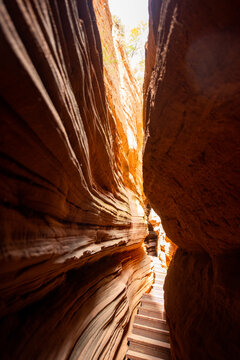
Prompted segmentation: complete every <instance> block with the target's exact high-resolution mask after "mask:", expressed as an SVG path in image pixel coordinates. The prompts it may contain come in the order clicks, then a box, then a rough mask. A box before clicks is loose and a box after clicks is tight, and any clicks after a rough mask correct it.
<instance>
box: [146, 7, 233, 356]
mask: <svg viewBox="0 0 240 360" xmlns="http://www.w3.org/2000/svg"><path fill="white" fill-rule="evenodd" d="M149 13H150V21H149V31H150V32H149V39H148V44H147V54H146V72H145V85H144V111H145V115H144V120H145V132H146V134H145V142H144V144H145V145H144V146H145V152H144V158H143V174H144V189H145V193H146V196H147V198H148V199H149V201H150V204H151V206H152V207H153V208H154V210H155V211H156V212H157V213H158V214H159V215H160V216H161V219H162V223H163V227H164V230H165V231H166V234H167V236H168V237H169V238H170V239H171V240H172V241H173V242H175V243H176V244H177V245H178V250H177V251H176V254H175V256H174V259H173V261H172V262H171V264H170V268H169V270H168V275H167V277H166V282H165V305H166V314H167V318H168V322H169V326H170V333H171V346H172V356H173V359H179V360H182V359H184V360H185V359H187V360H192V359H218V360H220V359H222V360H224V359H236V360H237V359H239V357H240V348H239V341H238V338H237V334H238V332H239V326H240V282H239V278H240V274H239V248H240V242H239V198H240V193H239V182H240V177H239V155H240V154H239V139H240V126H239V118H240V98H239V90H240V87H239V84H240V66H239V65H240V63H239V58H240V41H239V40H240V26H239V3H238V2H237V1H232V2H227V1H224V0H221V1H208V2H203V1H198V0H196V1H188V0H183V1H177V0H169V1H167V0H166V1H162V2H160V1H157V0H150V2H149Z"/></svg>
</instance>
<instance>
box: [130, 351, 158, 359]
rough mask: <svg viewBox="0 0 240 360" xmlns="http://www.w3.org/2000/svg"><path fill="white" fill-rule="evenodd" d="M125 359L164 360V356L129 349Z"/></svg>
mask: <svg viewBox="0 0 240 360" xmlns="http://www.w3.org/2000/svg"><path fill="white" fill-rule="evenodd" d="M125 360H163V358H160V357H156V356H151V355H147V354H143V353H139V352H137V351H133V350H128V351H127V354H126V357H125Z"/></svg>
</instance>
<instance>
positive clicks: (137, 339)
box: [128, 334, 170, 360]
mask: <svg viewBox="0 0 240 360" xmlns="http://www.w3.org/2000/svg"><path fill="white" fill-rule="evenodd" d="M128 342H129V349H130V350H133V351H138V352H140V353H143V354H147V355H151V356H156V357H159V356H160V357H162V358H163V359H165V360H168V359H170V344H168V343H166V342H164V341H159V340H155V339H150V338H145V337H143V336H140V335H135V334H132V335H131V336H128Z"/></svg>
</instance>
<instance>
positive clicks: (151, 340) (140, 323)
mask: <svg viewBox="0 0 240 360" xmlns="http://www.w3.org/2000/svg"><path fill="white" fill-rule="evenodd" d="M152 260H153V264H154V273H155V281H154V284H153V286H152V289H151V291H150V293H145V294H144V295H143V296H142V298H141V302H140V306H139V308H138V312H137V314H136V316H135V319H134V324H133V328H132V334H131V335H130V336H128V345H129V348H128V351H127V353H126V356H125V360H159V359H160V360H161V359H165V360H166V359H171V354H170V343H169V331H168V326H167V323H166V317H165V310H164V297H163V283H164V279H165V276H166V273H165V272H164V270H163V269H162V267H161V264H160V261H159V259H158V258H157V257H152Z"/></svg>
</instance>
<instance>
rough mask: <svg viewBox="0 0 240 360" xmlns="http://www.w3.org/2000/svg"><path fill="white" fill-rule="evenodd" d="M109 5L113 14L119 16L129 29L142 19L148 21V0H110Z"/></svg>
mask: <svg viewBox="0 0 240 360" xmlns="http://www.w3.org/2000/svg"><path fill="white" fill-rule="evenodd" d="M109 6H110V11H111V13H112V15H117V16H119V17H120V19H121V20H122V23H123V24H124V25H125V26H126V28H128V29H129V28H130V29H132V28H134V27H135V26H137V25H138V24H139V22H140V21H141V20H142V21H146V22H147V21H148V0H109ZM128 29H126V30H128Z"/></svg>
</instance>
